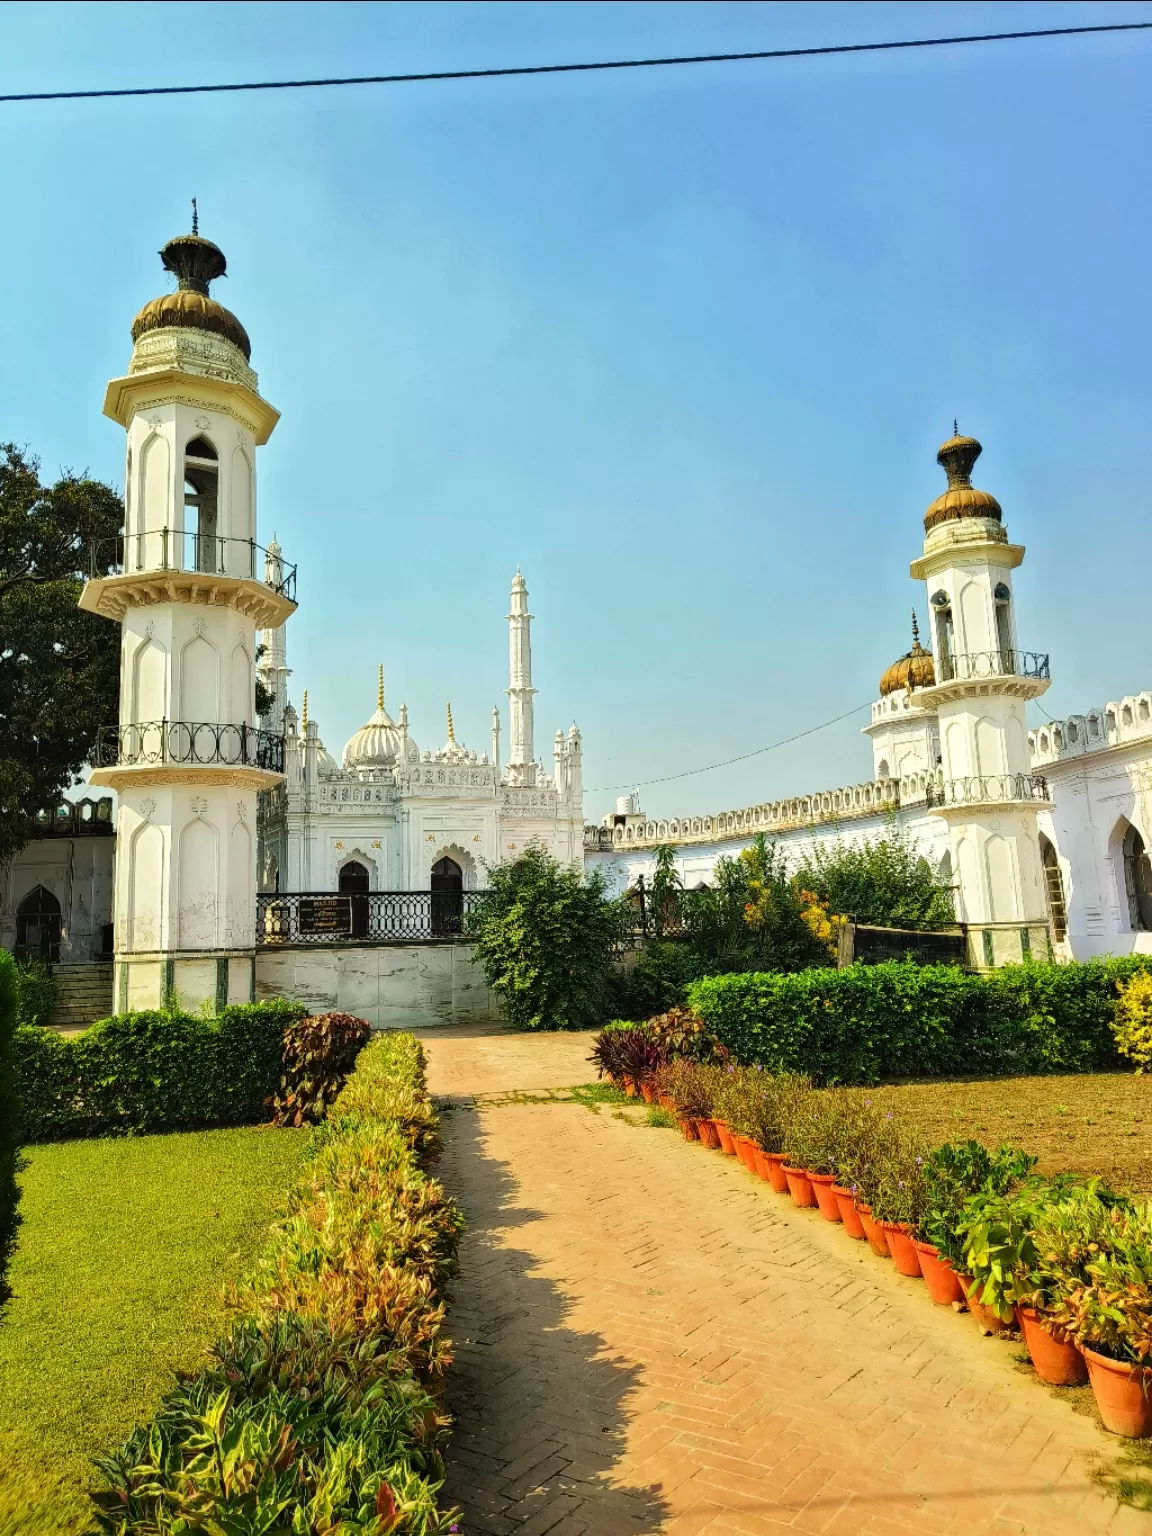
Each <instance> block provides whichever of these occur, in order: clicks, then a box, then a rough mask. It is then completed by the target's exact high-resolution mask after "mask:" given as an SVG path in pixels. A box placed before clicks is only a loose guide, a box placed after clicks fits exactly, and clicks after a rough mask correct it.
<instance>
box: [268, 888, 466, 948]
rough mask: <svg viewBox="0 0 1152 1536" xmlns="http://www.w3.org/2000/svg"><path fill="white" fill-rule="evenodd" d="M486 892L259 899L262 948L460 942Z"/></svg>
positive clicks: (282, 895)
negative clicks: (407, 941)
mask: <svg viewBox="0 0 1152 1536" xmlns="http://www.w3.org/2000/svg"><path fill="white" fill-rule="evenodd" d="M485 894H486V892H484V891H364V892H354V893H348V892H344V891H340V892H336V891H304V892H291V893H283V892H276V893H274V894H273V893H268V894H261V895H258V896H257V897H256V942H257V944H354V943H360V942H366V941H370V940H373V939H377V940H380V939H458V938H460V937H462V936H463V934H464V932H465V927H466V922H467V917H468V914H469V912H471V911H472V909H473V908H474V907H475V906H476V904H477V902H479V900H480V899H481V897H483V896H484V895H485Z"/></svg>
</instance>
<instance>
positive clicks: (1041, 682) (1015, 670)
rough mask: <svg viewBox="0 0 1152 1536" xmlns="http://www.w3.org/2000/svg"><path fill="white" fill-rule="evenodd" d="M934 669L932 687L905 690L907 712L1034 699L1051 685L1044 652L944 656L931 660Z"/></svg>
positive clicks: (969, 653) (974, 652) (987, 652)
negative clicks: (993, 699) (989, 699)
mask: <svg viewBox="0 0 1152 1536" xmlns="http://www.w3.org/2000/svg"><path fill="white" fill-rule="evenodd" d="M935 669H936V681H935V683H933V684H931V685H929V686H928V687H926V688H912V689H909V692H908V705H909V707H910V708H912V709H932V710H934V709H938V708H939V706H940V705H941V704H948V703H952V702H954V701H957V700H960V699H965V698H976V697H979V696H981V695H987V694H1001V695H1008V696H1010V697H1012V698H1020V699H1034V698H1037V697H1038V696H1039V695H1040V694H1042V693H1044V692H1045V691H1046V690H1047V688H1048V685H1049V683H1050V682H1051V674H1050V672H1049V668H1048V653H1047V652H1046V651H1014V650H995V651H966V652H961V653H960V654H958V655H949V654H948V653H947V652H945V653H944V654H943V655H938V656H937V657H936V658H935Z"/></svg>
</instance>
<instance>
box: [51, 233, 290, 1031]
mask: <svg viewBox="0 0 1152 1536" xmlns="http://www.w3.org/2000/svg"><path fill="white" fill-rule="evenodd" d="M161 259H162V261H163V263H164V266H165V267H166V268H167V269H168V271H169V272H172V273H174V274H175V276H176V279H177V282H178V287H177V289H176V291H175V292H174V293H170V294H167V295H165V296H164V297H163V298H159V299H153V301H152V302H151V303H150V304H146V305H145V306H144V308H143V309H142V310H141V311H140V313H139V314H138V315H137V316H136V319H135V321H134V322H133V325H132V340H133V342H134V347H133V351H132V361H131V363H130V364H129V367H128V373H127V375H126V376H125V377H124V378H119V379H113V380H112V382H111V383H110V384H109V386H108V391H107V395H106V397H105V401H104V413H105V415H107V416H110V417H111V418H112V419H113V420H114V421H117V422H119V423H120V425H121V426H122V427H124V428H125V430H126V431H127V434H128V452H127V465H126V470H125V477H124V487H125V491H124V501H125V512H124V517H125V532H124V558H123V566H122V570H121V572H120V574H118V575H107V576H100V577H97V578H95V579H93V580H91V581H89V582H88V583H87V584H86V585H85V588H84V591H83V593H82V595H81V598H80V606H81V607H82V608H85V609H88V610H89V611H91V612H93V613H99V614H103V615H104V616H105V617H107V618H109V619H114V620H116V621H117V622H118V623H119V624H120V629H121V637H122V638H121V670H120V720H119V724H118V725H115V726H113V725H109V726H108V727H106V728H105V729H104V730H103V731H102V732H101V736H100V740H99V742H98V744H97V750H96V760H95V767H94V771H93V773H92V783H93V784H100V785H108V786H109V787H111V788H112V789H115V790H116V791H117V793H118V794H119V796H120V803H119V811H118V816H117V827H116V831H117V837H116V890H115V914H116V922H115V933H116V962H117V964H116V1001H117V1007H118V1008H120V1009H124V1008H146V1007H156V1006H157V1005H158V1004H160V1003H162V1002H163V1001H165V1000H166V999H167V998H174V999H177V1000H178V1001H179V1002H180V1003H181V1004H182V1005H184V1006H187V1007H193V1008H195V1007H199V1006H201V1005H203V1004H205V1003H206V1004H208V1005H209V1007H217V1008H218V1007H220V1006H222V1005H223V1004H225V1003H228V1002H241V1001H243V1002H246V1001H248V1000H249V999H250V998H251V997H252V996H253V995H254V988H255V947H254V946H255V893H256V796H257V793H258V791H260V790H262V789H268V788H270V787H271V786H272V785H274V784H276V783H278V782H279V781H280V779H281V777H282V768H283V757H284V742H283V737H282V736H281V735H280V734H278V733H273V732H269V731H264V730H260V729H258V728H257V727H256V723H255V721H254V718H253V713H254V711H253V705H254V694H255V670H254V667H255V653H256V634H257V631H258V630H271V631H274V632H277V633H278V632H279V626H280V625H282V624H283V623H284V621H285V619H287V618H288V617H289V615H290V614H292V613H294V612H295V609H296V604H295V601H294V600H293V596H292V584H291V582H290V581H289V580H288V579H287V577H286V572H287V571H288V569H289V568H288V567H286V566H285V565H284V564H283V561H282V560H281V558H280V555H279V551H276V552H275V554H273V553H272V552H268V556H266V553H265V551H264V550H262V549H261V548H260V547H259V546H258V545H257V543H256V486H255V469H256V449H257V448H258V447H260V446H261V445H262V444H264V443H266V442H267V441H268V438H269V436H270V435H271V432H272V429H273V428H274V427H275V425H276V422H277V420H278V413H277V412H276V411H275V410H274V409H273V408H272V406H270V405H269V404H268V402H267V401H266V400H264V399H263V398H262V397H261V395H260V393H259V389H258V381H257V378H256V375H255V373H253V371H252V369H251V368H250V367H249V365H248V359H249V355H250V346H249V342H248V336H247V333H246V332H245V330H244V327H243V326H242V325H241V324H240V322H239V320H237V318H236V316H235V315H233V314H231V313H230V312H229V311H228V310H226V309H225V308H224V307H223V305H221V304H218V303H216V301H215V300H214V299H212V298H211V297H209V293H208V285H209V283H210V282H211V281H212V280H213V279H214V278H217V277H222V276H223V275H224V271H225V261H224V256H223V253H222V252H221V251H220V249H219V248H218V247H217V246H215V245H213V244H212V243H211V241H209V240H202V239H201V238H200V237H199V235H198V234H197V233H196V227H195V218H194V219H193V233H192V234H191V235H183V236H180V237H179V238H177V239H175V240H170V241H169V242H168V244H167V245H166V246H165V247H164V249H163V251H162V252H161ZM291 575H292V578H293V579H294V577H295V572H294V571H292V573H291Z"/></svg>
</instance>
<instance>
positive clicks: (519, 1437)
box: [439, 1102, 668, 1536]
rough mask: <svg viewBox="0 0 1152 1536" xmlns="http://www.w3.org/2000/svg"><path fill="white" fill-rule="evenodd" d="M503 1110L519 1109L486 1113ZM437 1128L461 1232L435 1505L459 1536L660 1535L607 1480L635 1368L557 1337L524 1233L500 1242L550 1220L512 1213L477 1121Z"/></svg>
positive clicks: (649, 1515)
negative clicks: (518, 1240)
mask: <svg viewBox="0 0 1152 1536" xmlns="http://www.w3.org/2000/svg"><path fill="white" fill-rule="evenodd" d="M507 1113H512V1114H514V1113H516V1111H515V1110H499V1109H497V1110H490V1111H488V1112H487V1114H488V1115H489V1116H492V1115H500V1114H507ZM442 1124H443V1130H444V1160H443V1163H442V1165H441V1168H440V1170H439V1171H440V1174H441V1176H442V1178H443V1180H444V1183H445V1185H446V1186H447V1188H448V1189H449V1190H450V1192H451V1193H452V1194H453V1195H454V1196H455V1197H456V1199H457V1200H458V1201H459V1202H460V1204H461V1206H462V1207H463V1209H464V1213H465V1216H466V1218H467V1222H468V1229H467V1232H466V1234H465V1238H464V1242H463V1245H462V1248H461V1270H460V1275H459V1277H458V1279H457V1282H456V1286H455V1292H456V1301H455V1303H454V1305H453V1308H452V1313H451V1318H450V1321H449V1332H450V1336H451V1338H452V1340H453V1342H454V1346H455V1356H456V1363H455V1365H454V1367H453V1369H452V1371H451V1372H450V1373H449V1378H448V1389H447V1403H446V1406H447V1407H448V1409H449V1411H450V1412H451V1413H452V1414H453V1416H454V1418H455V1421H456V1423H455V1428H454V1430H453V1433H452V1439H451V1443H450V1449H449V1454H448V1479H447V1484H446V1487H445V1490H444V1498H445V1501H446V1502H451V1503H454V1504H458V1505H459V1506H460V1507H461V1510H462V1512H463V1513H462V1518H461V1528H462V1531H463V1532H464V1533H465V1536H474V1533H477V1532H481V1531H486V1532H492V1533H502V1532H518V1533H520V1536H535V1533H541V1536H542V1533H544V1532H551V1533H553V1536H578V1533H579V1532H583V1531H587V1532H590V1533H595V1536H615V1533H616V1532H634V1533H641V1532H654V1531H658V1530H659V1529H660V1528H661V1526H662V1524H663V1522H664V1520H665V1519H666V1517H667V1514H668V1509H667V1505H666V1504H665V1501H664V1500H663V1498H662V1497H661V1495H660V1493H659V1491H658V1489H656V1488H651V1487H649V1488H635V1487H625V1486H621V1485H620V1484H618V1483H616V1482H614V1481H613V1476H612V1469H613V1466H614V1465H615V1464H616V1462H617V1460H618V1459H619V1457H620V1455H621V1452H622V1451H623V1448H624V1441H625V1424H626V1422H627V1418H628V1414H627V1410H626V1409H625V1407H624V1400H625V1398H626V1397H627V1395H628V1393H629V1392H631V1391H632V1390H633V1389H634V1388H635V1387H636V1385H637V1383H638V1378H639V1375H640V1370H639V1367H637V1366H636V1365H634V1364H632V1363H631V1362H627V1361H624V1360H621V1359H620V1358H619V1357H612V1356H610V1355H609V1353H608V1351H607V1349H606V1346H605V1343H604V1340H603V1338H602V1337H601V1336H600V1335H599V1334H597V1333H580V1332H577V1331H576V1330H574V1329H571V1328H568V1327H565V1318H566V1316H568V1314H569V1312H570V1304H569V1302H568V1301H567V1299H566V1298H565V1296H564V1294H563V1292H562V1290H561V1289H560V1288H559V1287H558V1286H557V1285H556V1284H554V1283H553V1282H552V1281H551V1280H548V1279H545V1278H543V1277H542V1276H541V1275H539V1274H536V1273H534V1270H535V1269H536V1267H537V1265H538V1263H539V1259H538V1257H537V1256H536V1255H535V1254H533V1253H532V1251H531V1238H530V1232H528V1231H525V1233H524V1241H525V1246H524V1247H517V1246H514V1245H509V1234H510V1232H511V1231H513V1230H515V1229H530V1228H531V1225H532V1224H533V1223H534V1222H537V1221H541V1220H545V1219H547V1218H546V1216H545V1214H544V1213H543V1212H540V1211H532V1210H525V1209H522V1208H519V1207H517V1205H516V1193H517V1190H516V1180H515V1178H514V1176H513V1174H512V1172H511V1170H510V1168H509V1165H508V1164H507V1163H504V1162H501V1161H500V1160H499V1159H498V1158H495V1157H493V1156H491V1155H490V1154H489V1153H488V1152H487V1151H486V1149H485V1145H484V1136H483V1134H482V1131H481V1117H480V1115H479V1114H478V1113H477V1112H476V1111H475V1110H473V1109H472V1108H470V1107H468V1106H466V1105H463V1104H460V1103H459V1102H457V1103H455V1104H453V1105H450V1106H447V1107H446V1108H445V1109H444V1112H443V1121H442Z"/></svg>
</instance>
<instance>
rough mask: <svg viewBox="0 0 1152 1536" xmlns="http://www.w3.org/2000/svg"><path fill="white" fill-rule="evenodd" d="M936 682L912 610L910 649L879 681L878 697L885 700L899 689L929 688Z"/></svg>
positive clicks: (928, 653)
mask: <svg viewBox="0 0 1152 1536" xmlns="http://www.w3.org/2000/svg"><path fill="white" fill-rule="evenodd" d="M935 681H936V667H935V664H934V663H933V661H932V652H931V651H926V650H925V649H924V647H923V646H922V645H921V644H920V626H919V624H917V622H916V610H915V608H913V610H912V649H911V650H910V651H905V653H904V655H903V656H901V657H900V658H899V659H898V660H897V661H894V662H893V663H892V665H891V666H890V667H889V668H888V670H887V671H886V672H885V673H884V675H883V677H882V678H881V679H880V697H881V698H887V696H888V694H890V693H895V692H896V691H897V689H899V688H931V687H932V685H933V683H934V682H935Z"/></svg>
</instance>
